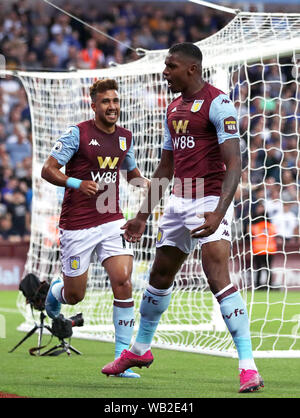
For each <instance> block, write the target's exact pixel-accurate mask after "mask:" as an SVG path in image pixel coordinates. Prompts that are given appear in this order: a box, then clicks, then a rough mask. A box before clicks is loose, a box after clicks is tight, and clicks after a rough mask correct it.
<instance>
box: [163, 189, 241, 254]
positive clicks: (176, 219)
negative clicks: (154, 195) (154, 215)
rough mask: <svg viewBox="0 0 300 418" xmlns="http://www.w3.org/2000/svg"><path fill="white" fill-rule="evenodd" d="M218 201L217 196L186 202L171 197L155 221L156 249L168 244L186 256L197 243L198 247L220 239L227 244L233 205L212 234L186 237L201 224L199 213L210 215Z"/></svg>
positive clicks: (202, 218)
mask: <svg viewBox="0 0 300 418" xmlns="http://www.w3.org/2000/svg"><path fill="white" fill-rule="evenodd" d="M218 202H219V197H218V196H205V197H203V198H201V199H186V198H183V197H177V196H175V195H173V194H172V195H171V196H170V199H169V202H168V204H167V205H166V208H165V211H164V214H163V216H162V217H161V219H160V222H159V228H158V234H157V240H156V247H157V248H159V247H162V246H164V245H169V246H171V247H177V248H179V249H180V250H181V251H183V252H184V253H186V254H189V253H190V252H191V251H192V250H193V249H194V248H195V246H196V245H197V244H198V243H199V246H200V247H201V246H202V245H203V244H205V243H206V242H212V241H219V240H220V239H225V240H228V241H231V223H232V217H233V203H231V205H230V206H229V208H228V209H227V212H226V214H225V216H224V218H223V220H222V221H221V223H220V225H219V228H218V229H217V230H216V231H215V232H214V233H213V234H212V235H210V236H208V237H204V238H192V237H191V235H190V231H191V230H192V229H195V228H197V227H199V226H201V225H202V224H203V223H204V221H205V219H204V217H203V213H204V212H213V211H214V210H215V208H216V207H217V204H218ZM201 215H202V216H201Z"/></svg>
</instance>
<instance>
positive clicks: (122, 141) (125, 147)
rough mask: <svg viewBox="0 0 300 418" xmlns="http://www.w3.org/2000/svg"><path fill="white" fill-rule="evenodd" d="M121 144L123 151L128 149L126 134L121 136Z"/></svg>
mask: <svg viewBox="0 0 300 418" xmlns="http://www.w3.org/2000/svg"><path fill="white" fill-rule="evenodd" d="M119 144H120V149H121V150H122V151H126V149H127V146H126V138H125V137H124V136H119Z"/></svg>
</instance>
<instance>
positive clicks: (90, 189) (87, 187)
mask: <svg viewBox="0 0 300 418" xmlns="http://www.w3.org/2000/svg"><path fill="white" fill-rule="evenodd" d="M79 190H80V191H81V192H82V193H84V194H85V195H87V196H90V197H91V196H94V195H95V194H96V193H97V191H98V190H99V186H98V184H97V183H96V182H95V181H92V180H82V182H81V183H80V187H79Z"/></svg>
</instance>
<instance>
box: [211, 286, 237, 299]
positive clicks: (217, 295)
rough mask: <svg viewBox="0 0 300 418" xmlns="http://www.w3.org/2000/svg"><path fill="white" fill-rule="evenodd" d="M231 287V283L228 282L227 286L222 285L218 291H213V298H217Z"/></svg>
mask: <svg viewBox="0 0 300 418" xmlns="http://www.w3.org/2000/svg"><path fill="white" fill-rule="evenodd" d="M231 287H233V284H232V283H230V284H229V285H228V286H226V287H224V289H222V290H220V292H218V293H215V294H214V296H215V298H218V297H219V296H221V295H222V294H223V293H224V292H226V291H227V290H228V289H230V288H231Z"/></svg>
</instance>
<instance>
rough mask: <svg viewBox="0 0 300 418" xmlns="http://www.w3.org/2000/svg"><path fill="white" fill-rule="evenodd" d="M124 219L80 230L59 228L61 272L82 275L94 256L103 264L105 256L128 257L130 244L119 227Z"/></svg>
mask: <svg viewBox="0 0 300 418" xmlns="http://www.w3.org/2000/svg"><path fill="white" fill-rule="evenodd" d="M125 222H126V221H125V219H119V220H117V221H113V222H107V223H105V224H102V225H98V226H95V227H92V228H87V229H80V230H74V231H71V230H66V229H60V237H59V238H60V248H61V261H62V271H63V273H64V274H65V275H66V276H69V277H76V276H80V275H81V274H83V273H84V272H86V271H87V270H88V268H89V265H90V263H91V262H93V261H94V257H96V258H98V261H99V262H100V263H103V261H104V260H105V259H107V258H108V257H113V256H116V255H132V256H133V250H132V245H131V244H130V243H129V242H127V241H126V240H125V239H124V236H123V234H124V231H123V230H122V229H120V228H121V226H123V225H124V224H125Z"/></svg>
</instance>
